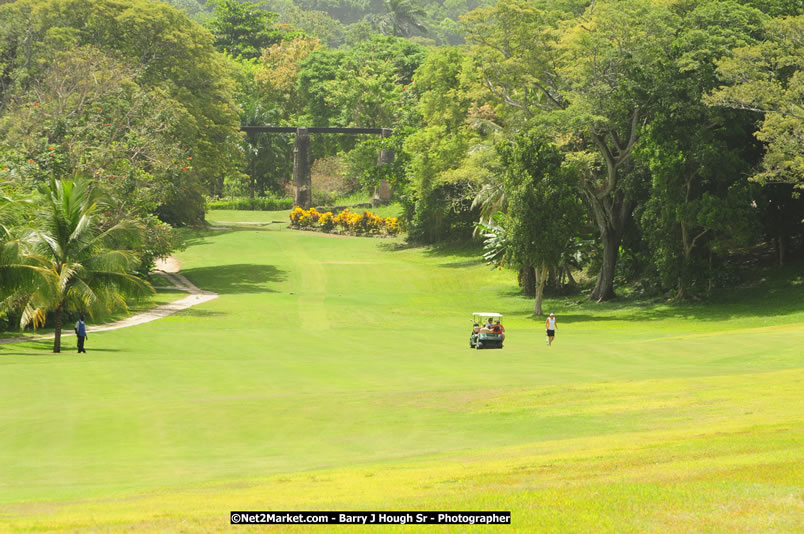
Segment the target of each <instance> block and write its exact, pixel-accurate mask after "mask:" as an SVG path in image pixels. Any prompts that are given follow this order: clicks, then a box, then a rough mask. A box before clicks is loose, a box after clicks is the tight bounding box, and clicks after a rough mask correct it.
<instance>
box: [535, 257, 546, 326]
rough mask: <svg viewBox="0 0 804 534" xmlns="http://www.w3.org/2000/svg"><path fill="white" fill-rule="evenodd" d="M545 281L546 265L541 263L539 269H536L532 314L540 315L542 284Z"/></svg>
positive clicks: (542, 293)
mask: <svg viewBox="0 0 804 534" xmlns="http://www.w3.org/2000/svg"><path fill="white" fill-rule="evenodd" d="M546 281H547V264H545V263H544V262H542V265H541V267H537V268H536V300H535V302H534V304H533V314H534V315H541V314H542V296H543V295H544V283H545V282H546Z"/></svg>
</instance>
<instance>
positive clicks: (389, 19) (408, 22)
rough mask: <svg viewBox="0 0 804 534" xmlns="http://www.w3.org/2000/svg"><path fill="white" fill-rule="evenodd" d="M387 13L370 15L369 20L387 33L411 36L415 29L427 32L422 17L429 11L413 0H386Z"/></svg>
mask: <svg viewBox="0 0 804 534" xmlns="http://www.w3.org/2000/svg"><path fill="white" fill-rule="evenodd" d="M385 9H386V11H387V12H386V13H384V14H382V15H373V16H370V17H369V22H370V23H371V24H372V26H374V27H375V28H376V29H377V30H378V31H380V32H381V33H384V34H385V35H396V36H397V37H410V36H411V35H412V34H413V31H414V30H419V31H420V32H421V33H427V28H426V27H425V26H424V24H422V22H421V19H422V18H424V17H425V16H426V15H427V13H426V12H425V11H424V10H423V9H422V8H420V7H419V6H417V5H416V4H415V3H414V2H413V1H412V0H385Z"/></svg>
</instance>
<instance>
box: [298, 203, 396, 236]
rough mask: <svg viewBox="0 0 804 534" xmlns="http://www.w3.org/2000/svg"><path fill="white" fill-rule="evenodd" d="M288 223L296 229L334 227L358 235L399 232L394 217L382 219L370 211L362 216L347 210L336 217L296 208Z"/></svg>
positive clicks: (393, 233)
mask: <svg viewBox="0 0 804 534" xmlns="http://www.w3.org/2000/svg"><path fill="white" fill-rule="evenodd" d="M290 222H291V224H292V225H293V226H296V227H298V228H310V227H313V226H316V225H318V227H319V228H321V229H322V230H324V231H325V232H328V231H331V230H332V229H333V228H335V227H336V226H338V227H340V228H342V229H343V230H345V231H347V232H356V233H359V234H380V233H384V234H387V235H397V234H398V233H399V232H400V227H399V222H398V221H397V219H396V217H388V218H385V219H383V218H382V217H380V216H379V215H377V214H375V213H371V212H370V211H364V212H363V213H362V214H360V213H352V212H351V211H349V209H348V208H347V209H345V210H343V211H342V212H340V213H338V215H333V214H332V212H331V211H328V212H326V213H321V212H319V211H317V210H316V209H315V208H311V209H310V210H309V211H307V210H304V209H302V208H300V207H296V208H295V209H294V210H293V211H291V212H290Z"/></svg>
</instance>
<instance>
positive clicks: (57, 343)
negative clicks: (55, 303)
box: [53, 306, 64, 352]
mask: <svg viewBox="0 0 804 534" xmlns="http://www.w3.org/2000/svg"><path fill="white" fill-rule="evenodd" d="M63 312H64V306H59V307H58V308H56V332H55V337H54V338H53V352H61V323H62V319H63Z"/></svg>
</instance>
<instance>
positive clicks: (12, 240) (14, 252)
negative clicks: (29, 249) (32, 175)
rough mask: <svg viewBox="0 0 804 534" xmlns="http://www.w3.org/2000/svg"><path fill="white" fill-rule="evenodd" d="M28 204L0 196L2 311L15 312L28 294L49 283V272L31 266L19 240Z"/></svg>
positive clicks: (0, 298)
mask: <svg viewBox="0 0 804 534" xmlns="http://www.w3.org/2000/svg"><path fill="white" fill-rule="evenodd" d="M24 205H25V202H23V201H14V200H12V199H11V198H9V197H6V196H0V311H4V310H9V309H13V308H14V307H15V305H16V304H17V303H19V302H20V301H21V300H24V298H25V295H28V294H30V293H32V292H33V291H36V289H37V288H38V287H40V286H43V285H44V286H47V285H48V283H49V280H48V278H47V277H48V272H47V271H46V270H44V269H41V268H39V267H36V266H34V265H31V264H30V262H29V261H28V258H27V256H26V255H25V243H24V241H23V240H21V239H20V238H19V235H18V234H19V230H20V224H19V223H20V218H19V213H20V212H21V210H22V209H23V208H24Z"/></svg>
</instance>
